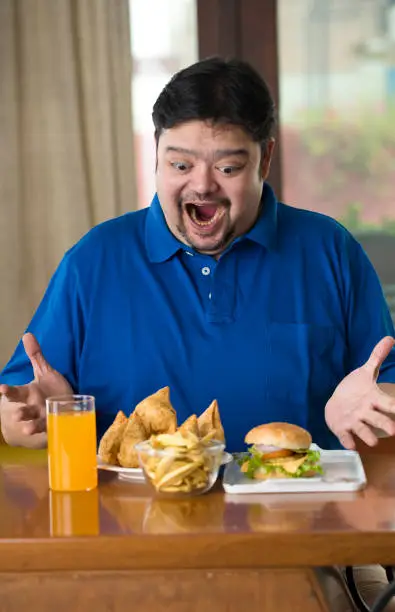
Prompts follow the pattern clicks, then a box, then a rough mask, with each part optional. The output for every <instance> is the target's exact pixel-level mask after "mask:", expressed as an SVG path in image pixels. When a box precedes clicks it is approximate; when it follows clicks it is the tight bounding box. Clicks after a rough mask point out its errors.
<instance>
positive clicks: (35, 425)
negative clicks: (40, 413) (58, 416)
mask: <svg viewBox="0 0 395 612" xmlns="http://www.w3.org/2000/svg"><path fill="white" fill-rule="evenodd" d="M46 430H47V421H46V419H45V418H43V417H39V418H37V419H33V420H31V421H26V422H24V423H23V425H22V431H23V433H24V434H25V435H26V436H32V435H34V434H38V433H43V432H44V431H46Z"/></svg>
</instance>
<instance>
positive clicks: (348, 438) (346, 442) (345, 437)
mask: <svg viewBox="0 0 395 612" xmlns="http://www.w3.org/2000/svg"><path fill="white" fill-rule="evenodd" d="M338 438H339V440H340V442H341V443H342V445H343V446H344V448H347V449H348V450H354V449H355V442H354V438H353V436H352V434H351V433H350V432H349V431H344V432H343V433H341V434H339V436H338Z"/></svg>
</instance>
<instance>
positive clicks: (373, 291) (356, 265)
mask: <svg viewBox="0 0 395 612" xmlns="http://www.w3.org/2000/svg"><path fill="white" fill-rule="evenodd" d="M346 251H347V262H346V263H345V266H344V267H345V270H346V295H347V299H346V304H347V313H346V317H347V343H348V347H347V348H348V356H349V368H348V369H349V371H351V370H354V369H355V368H357V367H359V366H361V365H362V364H363V363H365V361H366V360H367V359H368V358H369V355H370V353H371V352H372V350H373V348H374V347H375V345H376V344H377V342H379V340H381V339H382V338H383V337H384V336H393V337H394V336H395V331H394V325H393V322H392V319H391V314H390V311H389V308H388V306H387V303H386V300H385V297H384V293H383V290H382V287H381V284H380V281H379V278H378V276H377V273H376V271H375V270H374V268H373V265H372V264H371V262H370V260H369V258H368V256H367V255H366V253H365V251H364V250H363V249H362V247H361V245H360V244H359V243H358V242H357V241H356V240H355V239H354V238H353V237H352V236H351V235H349V237H348V242H347V248H346ZM378 381H379V382H391V383H395V350H394V349H393V350H392V351H391V353H390V355H389V356H388V358H387V359H386V361H385V362H384V363H383V365H382V367H381V370H380V375H379V379H378Z"/></svg>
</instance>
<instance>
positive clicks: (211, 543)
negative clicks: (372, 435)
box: [0, 447, 395, 612]
mask: <svg viewBox="0 0 395 612" xmlns="http://www.w3.org/2000/svg"><path fill="white" fill-rule="evenodd" d="M363 459H364V465H365V469H366V473H367V477H368V481H369V485H368V487H367V488H366V489H365V490H364V491H363V492H360V493H357V494H348V493H342V494H341V493H337V494H297V495H295V494H293V495H290V494H282V495H277V494H276V495H273V494H271V495H261V496H254V497H253V496H238V497H237V496H233V497H228V496H226V495H224V493H223V491H222V489H221V487H220V486H218V487H217V488H216V489H215V490H214V491H212V492H211V493H209V494H207V495H204V496H202V497H198V498H191V499H187V500H163V499H158V498H153V497H152V496H151V494H150V490H149V489H148V488H147V487H146V486H145V485H136V484H128V483H125V482H121V481H119V480H117V479H116V478H114V477H113V476H112V475H111V474H109V473H101V476H100V486H99V490H98V491H96V492H93V493H92V494H88V496H87V497H82V498H81V497H79V498H78V496H77V498H76V497H73V496H72V495H66V496H65V497H62V496H61V497H60V498H59V497H56V496H54V495H52V494H50V493H49V491H48V477H47V468H46V456H45V453H43V452H37V451H33V452H32V451H25V452H21V451H17V450H16V449H9V448H7V447H0V611H1V612H21V611H23V610H25V609H26V610H29V611H31V612H38V611H39V610H40V611H43V612H46V611H51V612H53V611H55V612H62V611H65V610H67V611H68V612H69V611H70V610H73V612H80V611H84V612H89V611H90V610H91V609H92V610H94V612H104V611H115V612H118V611H124V610H125V611H126V610H133V612H140V611H144V612H147V611H150V610H152V611H155V612H162V611H163V612H164V611H166V612H173V611H176V612H183V611H184V610H185V611H187V610H188V612H190V611H193V612H195V611H196V612H197V611H201V610H204V611H208V612H210V611H214V610H215V611H216V612H220V611H225V610H226V611H236V610H244V609H248V612H255V611H258V610H259V611H260V612H273V611H274V610H277V611H282V612H286V611H288V610H292V611H293V612H298V611H299V610H300V611H302V610H303V612H317V611H324V610H328V608H327V607H326V604H325V602H324V598H323V595H322V592H321V589H320V587H319V585H318V583H317V581H316V578H315V574H314V572H313V571H311V569H309V568H312V567H314V566H323V565H325V566H328V565H335V564H341V565H347V564H370V563H385V564H394V565H395V455H394V454H392V455H391V454H371V455H366V456H364V457H363ZM83 495H86V494H83ZM73 512H74V526H72V524H71V523H72V513H73ZM67 533H69V534H70V535H67ZM61 534H64V535H63V536H62V535H61Z"/></svg>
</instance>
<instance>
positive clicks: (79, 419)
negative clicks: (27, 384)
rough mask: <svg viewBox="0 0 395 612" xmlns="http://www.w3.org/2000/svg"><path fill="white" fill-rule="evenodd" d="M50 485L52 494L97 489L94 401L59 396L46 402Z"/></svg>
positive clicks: (74, 396)
mask: <svg viewBox="0 0 395 612" xmlns="http://www.w3.org/2000/svg"><path fill="white" fill-rule="evenodd" d="M46 404H47V436H48V469H49V486H50V488H51V489H52V490H53V491H89V490H91V489H94V488H95V487H97V458H96V417H95V398H94V397H93V396H91V395H62V396H59V397H49V398H48V399H47V402H46Z"/></svg>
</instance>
